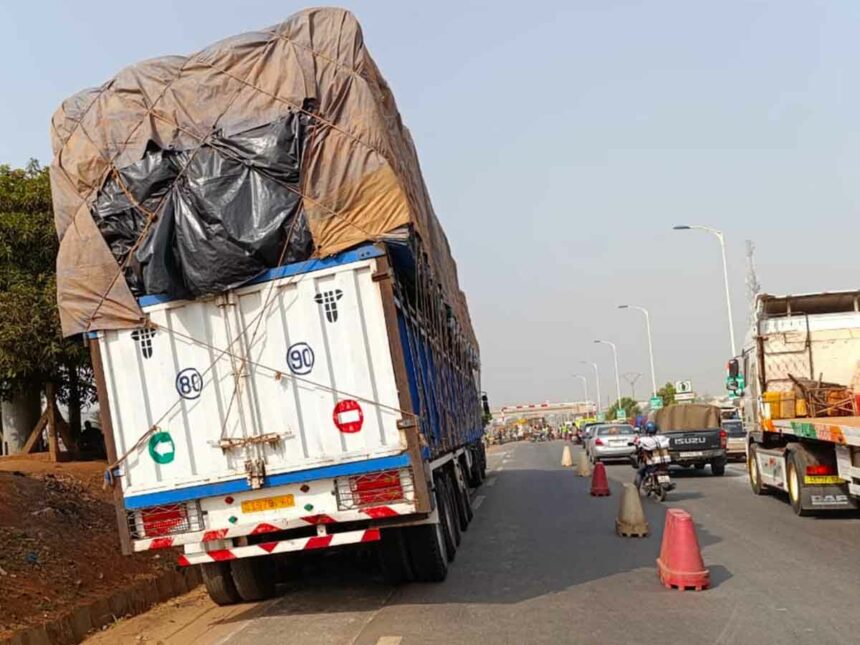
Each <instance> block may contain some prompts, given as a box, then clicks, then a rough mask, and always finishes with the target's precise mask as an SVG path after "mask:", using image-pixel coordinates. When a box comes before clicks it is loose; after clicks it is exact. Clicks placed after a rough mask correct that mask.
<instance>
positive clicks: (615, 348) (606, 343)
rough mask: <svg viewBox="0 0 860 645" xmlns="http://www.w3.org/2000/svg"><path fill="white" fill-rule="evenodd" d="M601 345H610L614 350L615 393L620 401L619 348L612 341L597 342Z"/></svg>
mask: <svg viewBox="0 0 860 645" xmlns="http://www.w3.org/2000/svg"><path fill="white" fill-rule="evenodd" d="M594 342H595V343H597V344H599V345H609V346H610V347H611V348H612V358H613V360H614V361H615V391H616V392H617V393H618V399H617V400H618V401H620V400H621V377H620V376H619V375H618V348H617V347H616V346H615V343H613V342H612V341H611V340H596V341H594Z"/></svg>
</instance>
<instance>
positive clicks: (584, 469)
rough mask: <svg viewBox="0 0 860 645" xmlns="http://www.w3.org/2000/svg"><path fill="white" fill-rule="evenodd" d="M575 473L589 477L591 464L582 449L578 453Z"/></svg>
mask: <svg viewBox="0 0 860 645" xmlns="http://www.w3.org/2000/svg"><path fill="white" fill-rule="evenodd" d="M576 474H577V475H579V476H580V477H591V464H590V463H589V461H588V455H586V454H585V452H584V451H583V452H580V453H579V459H577V462H576Z"/></svg>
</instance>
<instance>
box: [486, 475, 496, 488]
mask: <svg viewBox="0 0 860 645" xmlns="http://www.w3.org/2000/svg"><path fill="white" fill-rule="evenodd" d="M484 483H485V484H486V485H487V486H495V485H496V478H495V477H490V478H489V479H488V480H487V481H486V482H484Z"/></svg>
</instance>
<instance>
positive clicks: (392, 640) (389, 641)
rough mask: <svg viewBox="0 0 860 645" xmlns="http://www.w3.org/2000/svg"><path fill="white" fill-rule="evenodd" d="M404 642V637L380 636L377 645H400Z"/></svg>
mask: <svg viewBox="0 0 860 645" xmlns="http://www.w3.org/2000/svg"><path fill="white" fill-rule="evenodd" d="M402 640H403V637H402V636H380V637H379V640H378V641H376V645H400V642H401V641H402Z"/></svg>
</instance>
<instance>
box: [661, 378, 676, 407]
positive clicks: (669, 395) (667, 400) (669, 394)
mask: <svg viewBox="0 0 860 645" xmlns="http://www.w3.org/2000/svg"><path fill="white" fill-rule="evenodd" d="M657 396H659V397H660V398H661V399H663V405H664V406H667V405H672V404H673V403H674V402H675V385H674V384H673V383H666V385H664V386H663V387H661V388H660V389H659V390H657Z"/></svg>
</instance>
